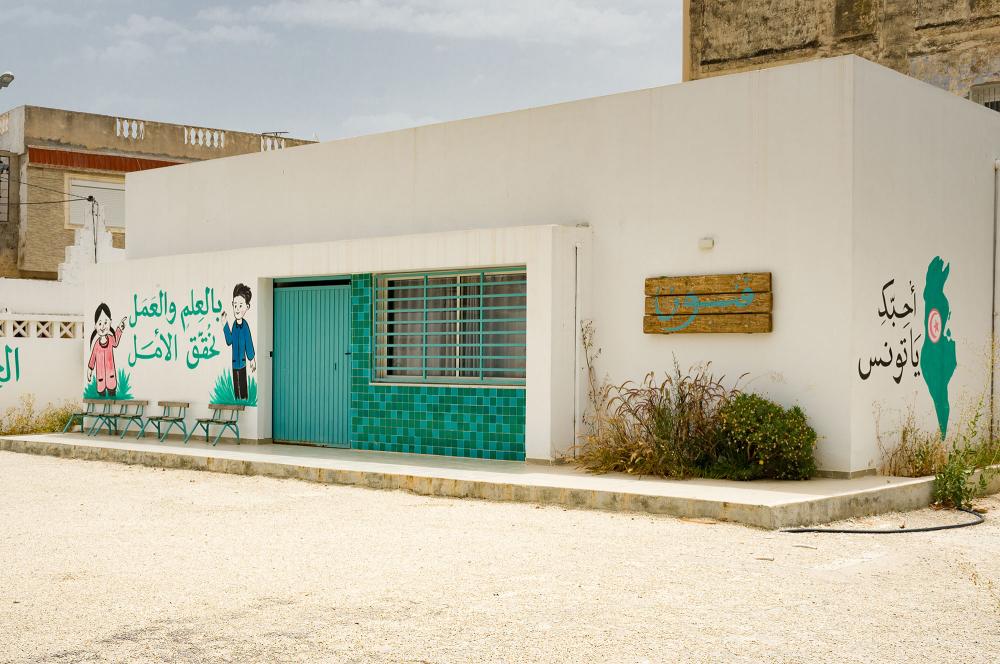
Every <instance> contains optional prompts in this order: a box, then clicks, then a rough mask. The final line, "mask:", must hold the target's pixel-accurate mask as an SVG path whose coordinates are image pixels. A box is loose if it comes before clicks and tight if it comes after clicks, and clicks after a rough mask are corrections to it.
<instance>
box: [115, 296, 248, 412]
mask: <svg viewBox="0 0 1000 664" xmlns="http://www.w3.org/2000/svg"><path fill="white" fill-rule="evenodd" d="M252 299H253V295H252V293H251V291H250V288H249V287H248V286H246V285H245V284H237V285H236V288H235V289H234V290H233V302H232V308H233V309H232V311H233V314H232V322H231V323H230V321H229V320H228V317H229V314H228V312H227V311H226V307H225V306H224V305H223V303H222V299H221V298H219V297H217V296H216V293H215V288H214V287H212V286H201V287H198V288H192V289H189V290H188V291H187V292H186V293H185V294H182V295H181V296H180V298H174V297H173V296H172V295H171V293H170V292H169V291H168V290H164V289H159V290H157V291H156V292H155V293H153V294H149V295H146V296H143V295H141V294H139V293H133V295H132V313H131V315H130V316H129V318H128V324H129V327H130V328H132V329H133V331H134V334H133V338H132V347H131V349H130V350H129V354H128V364H129V366H130V367H135V366H137V365H140V364H143V363H147V364H148V363H156V364H161V365H167V366H176V367H178V368H184V369H186V370H189V371H197V370H199V369H202V368H204V367H205V366H206V362H208V361H210V360H213V359H214V358H216V357H220V358H221V359H220V360H217V361H216V362H209V363H208V366H209V367H210V368H214V369H215V370H218V369H219V368H221V367H220V365H221V366H224V367H225V368H222V370H221V373H220V375H219V376H218V378H217V379H216V381H215V386H214V389H213V390H212V393H211V395H210V397H209V399H210V401H211V403H226V404H241V405H246V406H256V405H257V381H256V379H255V378H254V377H252V376H248V372H249V373H250V374H253V373H256V370H257V362H256V354H255V351H254V346H253V335H252V334H251V332H250V328H251V323H250V321H249V319H248V313H249V311H250V303H251V301H252ZM220 337H221V339H220ZM222 341H225V344H226V346H229V347H230V353H226V352H225V351H226V349H225V348H224V347H223V346H222V343H221V342H222Z"/></svg>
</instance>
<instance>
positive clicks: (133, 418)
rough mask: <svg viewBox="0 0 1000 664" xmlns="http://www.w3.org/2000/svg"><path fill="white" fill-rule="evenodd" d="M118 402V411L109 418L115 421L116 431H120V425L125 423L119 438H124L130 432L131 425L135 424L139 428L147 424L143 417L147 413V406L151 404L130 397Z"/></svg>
mask: <svg viewBox="0 0 1000 664" xmlns="http://www.w3.org/2000/svg"><path fill="white" fill-rule="evenodd" d="M116 403H117V404H118V412H117V413H112V414H111V415H110V416H109V418H110V419H112V420H113V421H114V424H115V433H118V426H119V425H120V424H123V423H124V424H125V427H124V428H123V429H122V432H121V435H120V436H119V438H124V437H125V434H127V433H128V430H129V427H131V426H132V425H133V424H135V425H136V426H137V427H139V428H142V427H143V426H144V425H145V423H144V422H143V418H144V417H145V414H146V406H148V405H149V402H148V401H145V400H139V399H128V400H122V401H118V402H116Z"/></svg>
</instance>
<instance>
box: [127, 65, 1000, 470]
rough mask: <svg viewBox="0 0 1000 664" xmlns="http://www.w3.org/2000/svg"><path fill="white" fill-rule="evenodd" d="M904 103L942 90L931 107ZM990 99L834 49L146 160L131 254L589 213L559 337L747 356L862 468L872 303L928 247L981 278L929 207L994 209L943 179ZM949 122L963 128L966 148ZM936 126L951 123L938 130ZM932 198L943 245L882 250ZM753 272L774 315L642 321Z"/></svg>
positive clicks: (563, 394) (557, 258)
mask: <svg viewBox="0 0 1000 664" xmlns="http://www.w3.org/2000/svg"><path fill="white" fill-rule="evenodd" d="M886 71H887V70H886ZM858 72H861V75H860V76H859V74H858ZM904 100H909V101H911V102H919V104H918V105H923V106H924V107H925V108H923V109H922V110H921V111H920V112H919V113H917V112H916V111H914V110H912V109H910V108H909V104H908V103H904ZM885 109H895V111H894V112H892V113H890V112H887V111H886V110H885ZM907 109H909V110H907ZM987 115H988V114H987V112H986V111H984V110H983V109H980V108H975V107H973V106H972V105H971V104H970V103H968V102H966V101H963V100H960V99H957V98H953V97H947V96H946V95H944V94H943V93H937V92H933V93H932V92H931V89H930V88H929V86H925V85H924V84H921V83H919V82H916V81H914V80H910V79H906V78H904V77H899V76H890V75H888V74H886V73H885V72H884V71H883V70H882V68H880V67H878V66H877V65H873V64H871V63H868V62H866V61H863V60H860V59H858V58H855V57H852V56H849V57H843V58H832V59H825V60H819V61H814V62H809V63H803V64H799V65H793V66H788V67H780V68H772V69H767V70H764V71H759V72H750V73H744V74H737V75H732V76H724V77H717V78H712V79H707V80H702V81H696V82H692V83H685V84H681V85H675V86H669V87H664V88H655V89H651V90H641V91H637V92H631V93H625V94H620V95H613V96H608V97H601V98H596V99H588V100H583V101H578V102H572V103H568V104H560V105H556V106H550V107H544V108H537V109H530V110H525V111H518V112H514V113H507V114H502V115H497V116H490V117H485V118H477V119H472V120H466V121H460V122H452V123H447V124H442V125H434V126H429V127H421V128H417V129H412V130H406V131H400V132H392V133H388V134H381V135H376V136H368V137H362V138H358V139H350V140H344V141H336V142H331V143H323V144H317V145H310V146H303V147H297V148H293V149H289V150H283V151H280V152H275V153H269V154H261V155H248V156H242V157H234V158H229V159H222V160H213V161H208V162H201V163H197V164H191V165H186V166H180V167H172V168H169V169H160V170H157V171H148V172H143V173H135V174H130V175H129V176H128V195H127V200H126V208H127V214H128V216H129V219H130V239H129V248H128V253H129V256H130V257H132V258H142V257H149V256H158V255H170V254H184V253H192V252H197V251H206V250H208V251H219V250H224V249H229V248H235V247H253V246H268V245H286V244H288V243H292V242H325V241H329V240H341V239H350V238H360V237H379V236H395V235H400V234H405V233H413V232H419V233H425V232H440V231H448V230H454V229H465V228H479V229H490V228H503V227H510V226H517V225H532V224H538V225H541V224H560V225H564V226H567V227H572V226H575V225H576V224H579V223H586V224H589V226H590V229H591V233H592V244H591V245H590V246H589V248H586V249H584V251H583V253H582V254H581V255H582V263H581V265H584V266H585V267H584V268H583V271H582V272H581V273H580V274H579V276H578V279H579V281H580V284H581V288H582V289H583V290H582V292H581V293H580V299H579V303H578V304H579V309H578V310H575V311H574V309H576V308H577V307H576V306H575V305H577V298H576V297H575V296H574V297H572V298H570V297H568V294H569V286H568V285H567V286H565V287H557V285H558V284H559V283H560V282H559V280H558V279H557V280H555V281H553V286H552V288H553V291H552V292H547V293H544V294H543V297H544V298H545V300H546V301H548V302H550V303H551V306H552V320H553V321H555V322H554V323H553V338H555V337H559V338H561V339H563V341H562V342H560V345H562V344H569V343H570V339H575V338H576V336H577V329H578V328H577V323H578V320H579V319H581V318H592V319H593V320H594V321H595V324H596V328H597V335H598V343H599V344H600V345H601V346H602V348H603V355H602V357H601V359H600V363H599V370H600V371H601V372H602V373H603V374H606V375H607V377H608V378H609V379H610V380H611V381H612V382H616V383H618V382H622V381H624V380H627V379H639V378H641V377H642V376H643V375H644V374H645V373H646V372H648V371H650V370H657V371H660V372H663V371H668V370H670V369H671V367H672V365H673V361H674V358H675V357H676V359H677V361H678V362H679V363H680V364H681V366H682V367H685V368H686V367H688V366H690V365H692V364H694V363H698V362H709V361H710V362H712V366H713V369H714V371H715V372H717V373H719V374H725V375H726V376H728V377H729V379H730V380H733V379H735V378H736V377H738V376H741V375H743V374H749V376H748V378H746V379H745V380H744V381H743V386H744V388H746V389H752V390H754V391H758V392H763V393H766V394H767V395H769V396H771V397H772V398H774V399H776V400H778V401H780V402H782V403H784V404H786V405H792V404H799V405H802V406H803V407H804V409H805V411H806V413H807V415H808V416H809V418H810V421H811V423H812V424H813V425H814V426H815V428H816V429H817V431H818V432H819V433H820V436H821V440H820V443H819V446H818V449H817V457H818V462H819V465H820V467H821V468H823V469H826V470H835V471H858V470H865V469H867V468H870V467H871V466H872V465H873V464H872V459H871V454H870V448H871V432H870V431H868V430H867V429H866V428H865V427H864V426H862V425H861V424H860V421H861V420H862V419H865V420H866V421H868V422H870V421H871V417H870V409H871V403H870V402H871V401H872V400H873V399H881V398H884V396H885V394H887V393H886V392H885V391H884V390H882V389H881V388H879V389H878V390H875V391H872V392H866V390H868V389H869V385H868V384H866V385H863V386H861V387H860V388H859V387H858V385H857V377H856V376H857V371H856V361H857V355H858V353H860V352H868V348H869V347H870V343H871V341H872V340H871V339H869V338H867V337H865V338H862V336H863V335H862V332H861V328H860V327H859V325H860V324H861V321H862V318H864V321H868V320H869V318H870V315H871V310H870V303H868V304H863V303H862V302H861V300H862V298H865V300H866V302H867V301H868V300H869V299H870V298H871V296H872V292H871V289H872V286H871V284H872V283H874V282H876V281H878V279H880V278H881V276H880V275H881V274H882V273H883V272H886V271H887V270H888V271H889V272H890V273H898V274H900V275H902V274H907V275H909V274H913V273H914V270H915V269H916V267H915V265H916V264H917V263H916V262H914V261H918V258H917V257H918V256H919V261H924V262H923V266H924V267H923V269H924V270H926V260H927V259H925V258H924V254H926V251H927V248H928V247H930V246H942V247H943V248H946V249H948V251H947V252H946V253H948V254H949V255H954V256H956V257H957V256H960V255H962V256H963V257H964V256H965V254H968V255H969V256H970V258H969V259H968V260H969V261H972V263H974V264H975V268H974V270H973V271H972V272H969V273H966V274H964V275H963V276H959V275H958V274H957V272H956V273H953V274H954V276H953V277H952V279H953V280H954V281H953V282H950V283H951V285H954V286H956V288H958V287H961V289H967V288H973V287H974V284H977V283H980V282H979V281H978V280H979V279H981V278H982V272H983V267H982V264H981V260H980V259H981V256H980V254H981V253H982V250H983V244H982V237H981V233H980V231H981V229H980V228H979V226H975V229H976V232H975V233H971V234H966V233H961V234H953V235H952V236H951V237H947V236H948V231H947V230H946V229H945V228H944V227H942V226H940V225H938V226H934V225H931V218H932V216H933V215H932V212H934V211H938V212H941V211H943V210H946V209H951V210H960V211H961V212H962V214H963V218H968V219H970V221H969V222H968V223H970V224H973V223H978V222H973V221H971V219H972V218H973V217H974V218H976V219H978V218H979V217H980V216H981V213H982V212H983V210H984V209H985V208H984V207H983V206H984V202H983V201H984V200H989V196H990V195H991V194H990V193H989V192H988V191H985V190H982V186H983V183H984V180H983V178H984V177H986V178H988V177H989V175H990V174H989V173H988V172H987V173H986V174H985V175H983V174H982V173H980V172H979V171H978V170H977V171H976V175H975V177H973V178H972V179H971V180H969V181H965V180H963V183H962V184H960V183H959V180H962V179H963V178H964V175H963V176H958V175H957V174H955V173H951V174H949V175H948V177H947V178H946V179H945V180H943V181H942V182H948V183H951V186H941V184H940V183H939V182H936V181H935V180H934V177H935V175H936V174H939V173H940V172H943V171H946V170H947V169H949V168H950V167H951V166H952V165H953V164H956V166H955V167H956V169H958V170H959V171H961V172H962V173H965V170H964V166H958V165H957V162H963V163H964V162H967V161H968V160H969V154H972V153H974V154H976V155H979V156H980V157H981V158H982V160H983V163H988V162H989V160H992V158H993V154H992V149H986V148H984V147H983V144H977V143H976V140H977V137H982V138H983V143H984V144H985V143H986V142H988V141H986V139H985V136H986V135H990V136H1000V132H998V131H997V129H1000V117H993V116H989V117H988V116H987ZM956 127H960V128H959V129H957V130H956ZM944 128H947V135H945V134H946V131H945V129H944ZM953 130H955V131H957V132H958V134H959V135H960V137H961V138H960V139H959V140H958V141H956V143H955V144H954V145H950V146H949V145H948V140H949V139H950V136H951V135H952V132H953ZM933 132H938V133H939V134H941V137H940V138H936V139H926V136H927V135H928V134H929V133H933ZM915 136H923V137H925V138H924V140H915V138H914V137H915ZM876 138H877V139H878V140H876ZM990 140H992V138H991V139H990ZM970 150H971V151H972V153H970V152H969V151H970ZM987 153H989V154H987ZM930 161H937V162H938V163H937V165H936V166H930V165H926V164H924V163H923V162H930ZM976 168H979V166H977V167H976ZM920 169H926V170H920ZM904 172H912V176H911V177H912V181H913V182H914V183H917V188H920V187H923V190H922V191H921V193H920V195H919V197H918V198H915V199H913V200H901V199H903V198H905V196H904V194H903V191H904V190H903V189H902V188H901V187H902V186H903V182H902V181H901V180H898V178H900V177H901V176H900V174H901V173H904ZM969 172H970V173H971V171H969ZM909 181H910V180H907V183H908V182H909ZM907 186H909V185H908V184H907ZM886 191H890V192H891V196H884V197H883V194H884V193H885V192H886ZM970 196H972V197H973V198H974V199H975V201H976V202H970V201H969V197H970ZM880 197H881V198H880ZM890 201H891V202H890ZM912 214H915V215H916V217H914V218H920V219H923V220H924V221H922V222H921V223H922V224H923V225H922V226H921V229H922V230H921V233H922V234H923V236H925V239H926V240H927V242H926V243H925V244H921V243H920V242H913V243H909V244H907V243H899V244H895V245H893V248H892V250H891V252H890V253H891V254H892V256H888V255H887V254H886V253H885V252H879V251H872V252H870V253H866V249H865V247H864V246H863V244H864V242H866V241H867V240H866V238H868V237H873V238H874V237H876V236H875V235H872V236H869V235H867V231H862V230H861V229H862V228H864V227H865V226H877V227H878V228H879V229H881V230H880V231H879V232H884V233H888V234H889V235H890V236H891V237H892V238H898V237H899V235H900V229H901V228H907V226H906V224H907V223H909V222H908V221H907V215H912ZM855 217H856V219H855ZM703 236H711V237H714V238H715V241H716V245H715V249H713V250H711V251H708V252H703V251H700V250H698V248H697V243H698V239H699V238H700V237H703ZM935 238H938V239H941V240H942V242H943V241H944V238H947V242H951V243H953V244H952V245H951V246H950V247H945V246H944V245H942V244H941V242H938V240H937V239H935ZM883 239H884V238H881V237H880V239H879V241H882V240H883ZM894 241H895V240H894ZM921 242H922V241H921ZM322 246H325V245H317V247H322ZM386 246H389V247H391V246H394V245H393V244H392V242H390V243H389V244H388V245H386ZM558 247H561V248H558ZM295 251H296V252H300V251H305V250H304V249H296V250H295ZM315 251H324V250H323V249H320V248H317V249H315ZM373 251H376V253H381V252H382V250H381V249H374V250H373ZM546 251H549V249H546ZM553 251H554V252H555V253H549V254H548V255H550V256H551V260H552V262H553V264H554V265H565V264H567V262H568V261H569V260H570V258H569V256H570V249H569V247H568V245H557V248H556V249H553ZM573 252H574V262H575V252H576V249H575V248H574V249H573ZM973 254H975V259H973V258H971V256H972V255H973ZM896 257H898V258H896ZM931 257H933V256H931ZM410 258H411V260H412V257H410ZM420 258H421V259H426V260H424V262H427V261H428V260H429V259H430V256H421V257H420ZM952 260H953V261H954V262H956V263H957V262H958V259H957V258H955V259H952ZM919 261H918V262H919ZM437 267H442V266H440V265H438V266H437ZM112 269H114V268H112ZM288 269H292V266H288ZM338 269H339V268H338ZM746 271H769V272H771V273H772V274H773V284H774V331H773V332H772V333H770V334H764V335H746V336H744V335H693V334H692V335H683V334H682V335H670V336H657V335H644V334H643V333H642V331H641V317H642V311H643V294H642V290H643V281H644V279H645V278H646V277H649V276H658V275H684V274H712V273H727V272H746ZM555 272H559V273H560V274H561V273H562V272H563V271H562V270H561V269H560V270H555ZM918 276H922V275H918ZM963 280H964V282H963ZM878 283H879V284H881V283H882V282H878ZM987 285H988V284H987ZM983 288H985V286H983ZM560 289H561V290H560ZM564 296H565V297H564ZM571 303H572V304H573V305H574V306H572V307H571V306H570V304H571ZM963 315H964V314H963ZM955 316H956V318H955V329H956V331H957V330H958V328H959V323H960V322H961V326H962V328H963V330H969V331H970V333H971V331H972V330H976V333H977V334H978V333H979V332H981V330H982V321H981V320H979V319H978V318H977V319H976V320H970V321H969V322H968V323H967V324H966V323H965V322H964V321H960V320H959V319H958V318H957V316H958V312H957V311H956V313H955ZM980 318H981V316H980ZM987 320H988V314H987ZM865 324H867V322H866V323H865ZM980 342H982V340H981V339H980ZM970 343H971V342H970ZM548 349H549V347H546V351H547V350H548ZM532 352H534V351H533V349H532V348H530V347H529V353H532ZM551 361H552V364H551V375H552V376H553V377H554V378H553V379H552V381H551V382H550V383H549V384H548V385H545V386H540V385H539V386H538V387H540V388H543V389H541V390H540V391H539V392H535V394H540V393H544V394H546V395H547V396H548V399H550V403H551V404H553V407H552V412H553V413H555V412H562V411H563V410H567V408H568V406H567V404H571V402H572V399H573V396H572V394H573V392H571V391H570V390H574V391H575V394H576V397H577V403H576V407H575V409H574V410H575V411H576V412H577V413H579V411H580V410H581V409H582V407H583V405H584V404H582V403H581V392H582V390H580V389H579V387H578V385H577V383H578V382H579V376H578V377H577V378H576V380H575V381H570V382H572V383H573V385H570V384H562V383H561V379H559V378H558V377H559V376H561V375H562V371H563V370H564V367H563V366H562V365H558V362H559V361H562V360H557V359H556V358H553V359H552V360H551ZM963 371H964V369H963ZM964 381H965V378H961V379H960V382H964ZM870 385H874V383H871V384H870ZM883 387H884V386H883ZM872 389H874V388H872ZM926 405H927V404H926V403H923V404H921V405H920V407H921V408H926ZM553 426H554V425H553ZM529 455H530V454H529Z"/></svg>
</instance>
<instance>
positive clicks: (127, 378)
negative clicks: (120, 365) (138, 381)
mask: <svg viewBox="0 0 1000 664" xmlns="http://www.w3.org/2000/svg"><path fill="white" fill-rule="evenodd" d="M131 379H132V374H127V373H125V370H124V369H119V370H118V386H117V388H116V389H115V396H111V395H109V394H106V393H105V394H99V393H98V392H97V377H96V376H95V377H94V378H92V379H91V380H90V384H89V385H87V387H85V388H83V398H84V399H119V400H126V399H131V398H132V381H131Z"/></svg>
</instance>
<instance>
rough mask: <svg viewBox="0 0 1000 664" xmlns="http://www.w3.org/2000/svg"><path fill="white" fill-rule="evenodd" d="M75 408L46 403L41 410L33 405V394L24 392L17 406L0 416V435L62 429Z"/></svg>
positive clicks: (70, 405) (50, 431) (69, 405)
mask: <svg viewBox="0 0 1000 664" xmlns="http://www.w3.org/2000/svg"><path fill="white" fill-rule="evenodd" d="M75 410H76V408H75V407H74V405H73V404H61V405H60V404H48V405H46V406H45V407H44V408H42V409H41V410H38V409H37V408H36V405H35V396H34V395H33V394H25V395H24V396H22V397H21V403H20V405H19V406H12V407H10V408H8V409H7V410H6V411H4V413H3V416H2V417H0V435H2V436H14V435H21V434H30V433H53V432H56V431H62V429H63V427H64V426H65V425H66V422H67V421H68V420H69V418H70V415H72V414H73V411H75Z"/></svg>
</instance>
